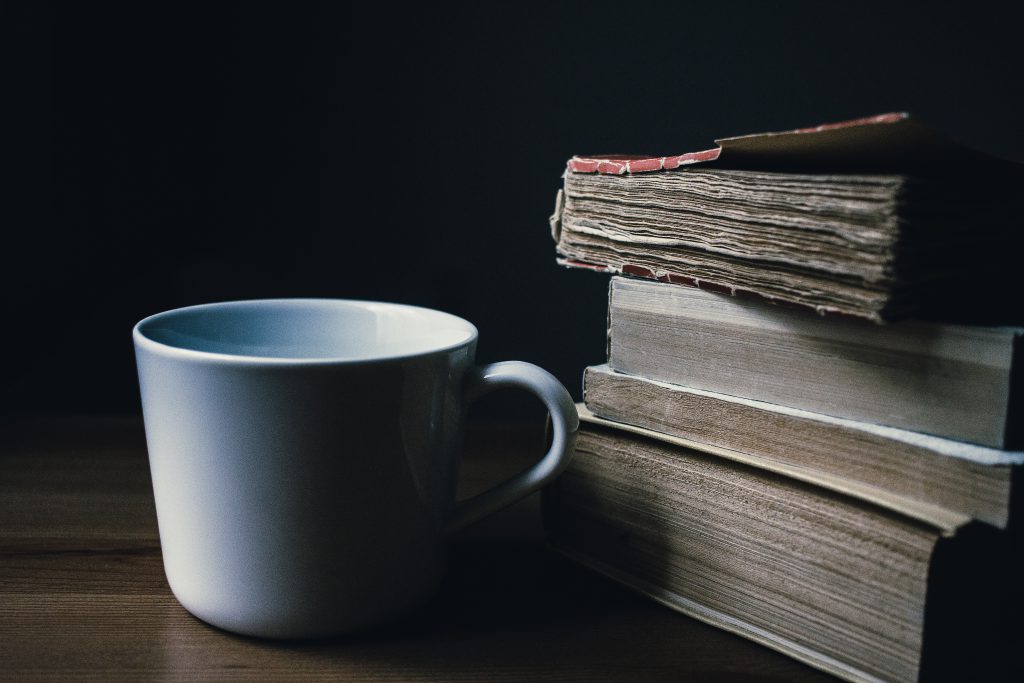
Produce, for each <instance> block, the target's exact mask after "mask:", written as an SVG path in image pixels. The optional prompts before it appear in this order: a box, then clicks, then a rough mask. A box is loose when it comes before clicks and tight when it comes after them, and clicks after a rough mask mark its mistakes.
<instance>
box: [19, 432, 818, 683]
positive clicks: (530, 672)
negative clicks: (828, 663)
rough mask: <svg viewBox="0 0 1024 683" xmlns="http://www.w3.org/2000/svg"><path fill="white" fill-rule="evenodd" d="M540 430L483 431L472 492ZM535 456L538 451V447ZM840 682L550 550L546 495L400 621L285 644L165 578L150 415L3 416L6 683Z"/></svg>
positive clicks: (456, 559)
mask: <svg viewBox="0 0 1024 683" xmlns="http://www.w3.org/2000/svg"><path fill="white" fill-rule="evenodd" d="M538 436H539V435H538V433H537V431H536V430H535V429H527V428H522V427H514V426H509V425H504V426H503V425H490V426H486V427H479V428H477V429H474V430H473V431H472V432H471V433H470V435H469V437H468V443H467V455H466V459H465V464H464V467H463V470H464V471H463V476H462V479H461V480H460V490H461V491H462V493H463V494H464V495H465V494H468V493H471V492H473V491H476V490H480V489H482V488H484V487H485V486H486V485H487V482H488V481H495V480H497V479H499V478H501V477H503V476H505V475H507V474H509V473H511V472H514V471H518V470H520V469H522V468H523V467H524V466H525V464H526V463H527V461H528V460H529V458H531V457H535V456H536V455H537V454H538V452H539V450H540V445H541V444H540V443H539V439H538ZM524 456H525V458H524ZM111 678H120V679H133V680H137V679H146V678H169V679H210V678H216V679H241V680H253V679H270V680H283V679H300V680H309V679H311V678H330V679H360V680H402V681H408V680H421V679H429V680H470V681H477V680H517V681H518V680H533V681H540V680H578V681H594V680H681V679H684V680H685V679H697V680H719V681H724V680H767V679H778V680H808V681H809V680H831V679H829V678H828V677H827V676H825V675H824V674H821V673H818V672H817V671H814V670H812V669H810V668H808V667H806V666H804V665H802V664H799V663H797V662H794V661H792V660H790V659H788V658H786V657H783V656H782V655H779V654H776V653H775V652H773V651H771V650H768V649H766V648H763V647H761V646H758V645H755V644H753V643H750V642H747V641H745V640H743V639H741V638H738V637H736V636H733V635H731V634H728V633H725V632H722V631H719V630H717V629H714V628H711V627H709V626H706V625H704V624H702V623H700V622H697V621H694V620H692V619H689V618H687V617H684V616H682V615H679V614H676V613H675V612H672V611H671V610H669V609H667V608H664V607H662V606H660V605H657V604H655V603H653V602H650V601H648V600H646V599H644V598H643V597H641V596H639V595H636V594H633V593H631V592H629V591H627V590H626V589H624V588H621V587H619V586H618V585H616V584H614V583H611V582H610V581H608V580H606V579H604V578H602V577H599V576H597V575H594V574H592V573H590V572H588V571H586V570H585V569H583V568H580V567H578V566H576V565H574V564H572V563H570V562H569V561H567V560H564V559H562V558H561V557H560V556H558V555H557V554H555V553H554V552H552V551H551V550H550V549H548V548H547V547H546V546H545V544H544V540H543V530H542V528H541V521H540V506H539V499H538V497H537V496H532V497H530V498H528V499H526V500H524V501H523V502H521V503H519V504H517V505H515V506H513V507H511V508H509V509H507V510H505V511H503V512H501V513H499V514H498V515H496V516H495V517H492V518H491V519H489V520H486V521H484V522H482V523H480V524H478V525H476V526H475V527H472V528H470V529H467V530H466V531H465V532H463V533H462V534H461V535H460V536H459V537H457V538H456V539H455V540H454V542H453V544H452V547H451V562H450V567H449V572H448V575H447V578H446V580H445V582H444V585H443V586H442V588H441V591H440V593H439V595H438V596H437V598H436V599H435V600H434V601H433V603H432V604H431V605H430V606H429V607H428V608H427V609H426V610H424V611H423V612H422V613H421V614H419V615H418V616H417V617H415V618H414V619H412V620H411V621H408V622H406V623H403V624H399V625H396V626H395V627H393V628H390V629H388V630H386V631H380V632H375V633H371V634H365V635H362V636H359V637H348V638H341V639H335V640H330V641H320V642H307V643H283V642H274V641H265V640H258V639H253V638H245V637H240V636H235V635H232V634H229V633H226V632H224V631H221V630H218V629H216V628H213V627H211V626H208V625H206V624H204V623H203V622H201V621H199V620H198V619H195V618H194V617H192V616H191V615H190V614H188V613H187V612H186V611H185V610H184V609H183V608H182V607H181V606H180V605H179V604H178V603H177V602H176V601H175V599H174V597H173V596H172V595H171V592H170V589H169V588H168V587H167V583H166V580H165V579H164V574H163V567H162V565H161V558H160V541H159V537H158V534H157V527H156V515H155V512H154V507H153V496H152V491H151V489H150V482H149V467H148V463H147V460H146V451H145V440H144V437H143V432H142V425H141V421H140V420H138V419H135V418H65V419H54V418H51V419H39V418H30V419H27V418H20V419H14V418H8V419H6V420H4V421H3V422H2V423H0V679H4V680H26V679H65V680H67V679H74V680H79V679H99V680H109V679H111Z"/></svg>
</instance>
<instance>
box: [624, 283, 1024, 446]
mask: <svg viewBox="0 0 1024 683" xmlns="http://www.w3.org/2000/svg"><path fill="white" fill-rule="evenodd" d="M608 320H609V322H608V326H609V332H608V340H609V343H608V364H609V366H611V368H612V369H613V370H615V371H617V372H621V373H626V374H630V375H636V376H638V377H645V378H648V379H653V380H659V381H663V382H669V383H672V384H679V385H683V386H687V387H691V388H694V389H700V390H706V391H713V392H716V393H720V394H727V395H730V396H737V397H741V398H748V399H754V400H757V401H764V402H767V403H774V404H776V405H780V406H786V407H790V408H799V409H802V410H808V411H811V412H815V413H823V414H826V415H832V416H835V417H840V418H845V419H850V420H859V421H862V422H869V423H875V424H881V425H887V426H891V427H898V428H900V429H905V430H910V431H915V432H924V433H927V434H934V435H938V436H943V437H947V438H950V439H955V440H959V441H970V442H974V443H978V444H982V445H985V446H990V447H993V448H1015V447H1017V445H1018V444H1020V441H1021V435H1020V429H1021V427H1022V426H1024V414H1022V413H1021V410H1022V409H1024V406H1022V404H1021V398H1022V397H1021V393H1022V390H1024V387H1021V386H1020V384H1021V379H1020V376H1021V372H1020V369H1021V368H1020V364H1021V358H1020V353H1019V348H1020V340H1021V335H1022V333H1024V330H1022V329H1021V328H1016V327H980V326H967V325H954V324H944V323H935V322H925V321H918V320H907V321H900V322H898V323H891V324H887V325H870V324H865V323H864V322H863V321H858V320H846V319H841V318H830V317H825V318H822V317H821V316H817V315H814V314H813V313H810V312H808V311H803V310H795V309H788V308H785V307H780V306H772V305H768V304H765V303H764V302H761V301H756V300H751V299H746V298H742V297H733V296H728V295H724V294H717V293H715V292H707V291H703V290H700V289H697V288H694V287H684V286H678V285H671V284H664V283H659V282H653V281H648V280H639V279H630V278H622V277H616V278H612V282H611V287H610V294H609V312H608ZM1014 389H1016V390H1014Z"/></svg>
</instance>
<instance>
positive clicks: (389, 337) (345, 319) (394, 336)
mask: <svg viewBox="0 0 1024 683" xmlns="http://www.w3.org/2000/svg"><path fill="white" fill-rule="evenodd" d="M135 332H136V339H137V341H141V342H142V343H145V342H146V341H149V342H155V343H156V344H159V345H162V346H165V347H169V348H172V349H179V350H182V351H185V352H194V353H199V354H218V355H220V356H225V355H226V356H235V357H239V358H261V359H281V360H304V361H309V360H324V361H361V360H381V359H387V358H398V357H404V356H415V355H421V354H425V353H431V352H435V351H441V350H444V349H448V348H455V347H458V346H461V345H462V344H465V343H467V342H469V341H471V340H473V339H475V338H476V336H477V331H476V328H475V327H473V325H472V324H470V323H469V322H467V321H465V320H463V319H462V318H458V317H456V316H454V315H450V314H448V313H442V312H441V311H434V310H431V309H428V308H419V307H417V306H405V305H401V304H388V303H377V302H370V301H346V300H337V299H271V300H263V301H234V302H229V303H220V304H205V305H202V306H190V307H188V308H180V309H177V310H173V311H167V312H166V313H158V314H157V315H154V316H151V317H149V318H146V319H145V320H143V321H142V322H140V323H139V324H138V325H137V326H136V328H135ZM140 338H141V339H140Z"/></svg>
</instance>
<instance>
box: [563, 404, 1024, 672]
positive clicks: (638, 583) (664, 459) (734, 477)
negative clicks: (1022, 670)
mask: <svg viewBox="0 0 1024 683" xmlns="http://www.w3.org/2000/svg"><path fill="white" fill-rule="evenodd" d="M583 420H584V421H583V424H582V425H581V428H580V432H579V436H578V441H577V446H576V456H575V458H574V460H573V461H572V463H571V464H570V466H569V467H568V469H567V470H566V471H565V472H564V473H563V474H562V475H561V477H560V478H559V479H558V480H557V481H556V482H555V483H554V484H553V485H552V487H551V488H550V489H549V490H547V491H546V492H545V497H544V515H545V525H546V529H547V533H548V538H549V541H550V543H551V544H552V546H553V547H554V548H555V549H556V550H558V551H559V552H561V553H563V554H565V555H566V556H568V557H570V558H572V559H574V560H576V561H578V562H581V563H582V564H584V565H586V566H589V567H591V568H592V569H594V570H596V571H598V572H600V573H603V574H605V575H607V576H609V577H611V578H612V579H614V580H616V581H618V582H620V583H623V584H625V585H627V586H629V587H631V588H633V589H635V590H638V591H640V592H642V593H644V594H646V595H648V596H650V597H651V598H653V599H655V600H657V601H659V602H661V603H663V604H665V605H667V606H669V607H671V608H673V609H676V610H678V611H680V612H683V613H684V614H687V615H689V616H692V617H695V618H697V619H700V620H703V621H706V622H708V623H711V624H713V625H716V626H718V627H720V628H723V629H726V630H728V631H731V632H734V633H737V634H739V635H742V636H744V637H746V638H749V639H752V640H754V641H756V642H759V643H761V644H764V645H766V646H768V647H771V648H774V649H776V650H779V651H781V652H783V653H786V654H788V655H790V656H792V657H794V658H796V659H799V660H801V661H804V662H806V663H808V664H810V665H812V666H815V667H818V668H820V669H823V670H825V671H828V672H830V673H832V674H834V675H836V676H839V677H842V678H845V679H847V680H893V681H911V680H916V679H917V678H918V675H919V674H920V673H921V667H922V664H923V663H924V664H926V665H927V667H926V668H928V669H930V670H932V671H939V672H941V673H942V674H944V675H946V676H950V675H952V676H957V675H968V674H970V675H973V676H975V677H977V676H981V677H983V678H984V677H986V676H988V675H992V674H995V673H1002V672H1003V669H1002V667H1003V666H1004V665H1005V661H1004V659H1001V658H1000V657H1002V658H1005V657H1006V656H1007V654H1008V653H1012V652H1014V651H1015V649H1014V647H1013V637H1014V636H1013V634H1014V633H1017V632H1019V629H1015V628H1013V626H1012V624H1013V623H1014V622H1013V619H1016V614H1014V613H1013V611H1014V609H1015V608H1013V607H1012V605H1014V604H1019V590H1016V589H1015V588H1014V586H1015V583H1016V582H1014V581H1012V577H1013V573H1012V572H1013V571H1016V570H1015V567H1019V564H1015V563H1014V559H1013V555H1012V554H1011V553H1010V552H1009V551H1008V550H1007V549H1006V545H1005V544H1002V543H1000V540H1001V539H1002V535H1000V534H998V532H995V530H994V529H992V528H991V527H985V525H968V526H967V527H964V528H961V529H957V530H941V529H938V528H936V527H934V526H931V525H929V524H926V523H923V522H920V521H918V520H915V519H913V518H911V517H907V516H905V515H902V514H899V513H896V512H893V511H891V510H887V509H886V508H884V507H880V506H876V505H873V504H871V503H868V502H865V501H862V500H860V499H858V498H855V497H851V496H846V495H843V494H841V493H837V492H835V491H832V490H830V489H827V488H823V487H820V486H815V485H812V484H808V483H805V482H801V481H798V480H795V479H793V478H791V477H787V476H784V475H780V474H778V473H774V472H771V471H767V470H765V469H762V468H759V467H752V466H750V465H747V464H744V463H741V462H737V461H735V460H730V459H726V458H721V457H718V456H716V455H713V454H709V453H703V452H701V451H698V450H695V449H690V448H685V447H682V446H679V445H673V444H670V443H665V442H663V441H661V440H658V439H653V438H646V437H641V436H638V435H636V434H630V433H626V432H623V431H622V430H619V429H615V428H610V427H608V426H606V425H596V424H593V423H592V421H591V420H589V419H588V418H587V417H586V416H584V418H583ZM979 527H984V528H979ZM985 528H987V529H989V530H990V531H991V532H992V533H986V532H985ZM979 538H981V539H983V542H981V543H979V544H976V545H969V544H968V543H970V541H971V539H975V540H977V539H979ZM951 541H955V542H957V543H952V544H951V543H950V542H951ZM965 544H967V545H965ZM1008 596H1012V600H1008ZM1015 601H1016V602H1015ZM926 635H927V636H928V638H927V639H926V638H925V636H926Z"/></svg>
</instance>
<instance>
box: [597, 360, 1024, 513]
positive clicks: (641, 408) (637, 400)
mask: <svg viewBox="0 0 1024 683" xmlns="http://www.w3.org/2000/svg"><path fill="white" fill-rule="evenodd" d="M583 398H584V401H585V406H584V407H583V408H581V410H582V411H586V413H587V415H588V416H589V415H592V416H593V417H592V418H591V419H592V421H595V422H598V423H601V419H602V418H603V419H604V420H609V421H611V422H614V423H620V425H619V427H620V429H623V430H626V431H629V429H630V427H633V428H638V429H635V430H634V431H635V433H638V434H641V435H648V436H650V435H651V434H652V432H656V433H658V434H659V436H660V438H662V439H664V440H666V441H670V442H671V443H675V444H678V445H682V446H687V447H690V448H695V449H698V450H703V451H705V452H710V453H714V454H716V455H719V456H721V457H724V458H728V459H733V460H737V461H738V462H743V463H746V464H749V465H753V466H755V467H760V468H761V469H765V470H770V471H773V472H777V473H779V474H784V475H786V476H789V477H792V478H794V479H799V480H801V481H805V482H808V483H812V484H815V485H818V486H822V487H825V488H828V489H832V490H835V491H839V492H841V493H845V494H848V495H852V496H856V497H858V498H861V499H862V500H867V501H870V502H873V503H876V504H878V505H881V506H883V507H887V508H889V509H891V510H894V511H896V512H900V513H902V514H905V515H907V516H910V517H914V518H915V519H919V520H921V521H924V522H928V523H930V524H932V525H933V526H935V527H937V528H944V529H955V528H957V527H959V526H962V525H963V524H965V523H967V522H969V521H970V520H972V519H974V520H979V521H982V522H986V523H988V524H991V525H993V526H995V527H997V528H1000V529H1002V528H1005V527H1006V524H1007V522H1008V521H1009V511H1010V495H1011V482H1012V478H1013V468H1014V466H1015V465H1019V464H1021V463H1024V452H1021V451H1005V450H1001V449H996V448H987V447H984V446H977V445H974V444H968V443H964V442H961V441H953V440H951V439H944V438H941V437H935V436H929V435H926V434H920V433H918V432H909V431H907V430H903V429H894V428H892V427H883V426H879V425H874V424H870V423H865V422H858V421H856V420H844V419H841V418H835V417H830V416H828V415H822V414H820V413H812V412H809V411H806V410H799V409H793V408H784V407H782V406H778V405H775V404H772V403H765V402H763V401H752V400H750V399H743V398H737V397H735V396H728V395H725V394H720V393H715V392H711V391H702V390H700V389H693V388H690V387H684V386H679V385H674V384H668V383H665V382H657V381H654V380H649V379H644V378H642V377H635V376H632V375H625V374H622V373H618V372H615V371H614V370H612V369H611V368H609V367H608V366H607V365H599V366H594V367H589V368H587V369H586V371H585V372H584V377H583Z"/></svg>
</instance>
